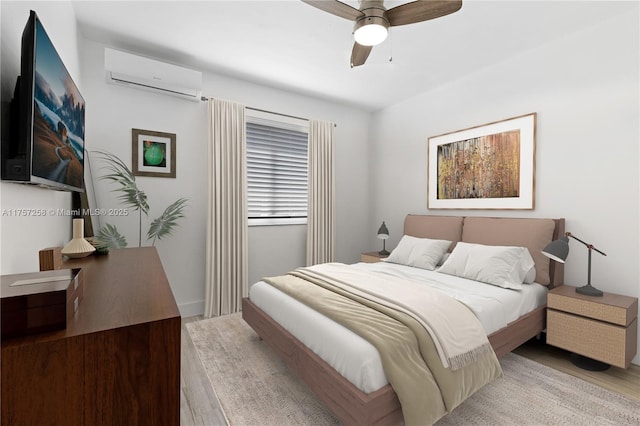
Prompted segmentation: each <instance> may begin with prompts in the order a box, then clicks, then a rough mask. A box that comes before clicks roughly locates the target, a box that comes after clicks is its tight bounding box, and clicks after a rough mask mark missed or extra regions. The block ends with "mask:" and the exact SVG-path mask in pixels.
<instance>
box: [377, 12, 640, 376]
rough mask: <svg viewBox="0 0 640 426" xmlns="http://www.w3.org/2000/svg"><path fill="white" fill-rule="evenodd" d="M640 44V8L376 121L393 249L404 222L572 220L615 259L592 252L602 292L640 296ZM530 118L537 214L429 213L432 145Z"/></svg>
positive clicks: (579, 260) (569, 271)
mask: <svg viewBox="0 0 640 426" xmlns="http://www.w3.org/2000/svg"><path fill="white" fill-rule="evenodd" d="M638 40H639V34H638V13H637V8H636V13H635V14H626V15H624V16H618V17H615V18H614V19H611V20H609V21H607V22H604V23H602V24H600V25H598V26H596V27H593V28H591V29H588V30H585V31H582V32H580V33H577V34H574V35H572V36H569V37H566V38H564V39H562V40H558V41H555V42H553V43H552V44H549V45H546V46H542V47H540V48H537V49H535V50H531V51H527V52H523V53H522V54H521V55H519V56H517V57H514V58H511V59H509V60H507V61H505V62H502V63H499V64H496V65H495V66H493V67H491V68H489V69H484V70H479V71H478V72H476V73H474V74H472V75H470V76H468V77H467V78H465V79H462V80H459V81H455V82H452V83H451V84H449V85H447V86H445V87H440V88H438V89H437V90H433V91H431V92H428V93H423V94H420V95H418V96H416V97H414V98H412V99H410V100H407V101H405V102H402V103H399V104H396V105H393V106H391V107H388V108H386V109H384V110H382V111H380V112H378V113H376V114H375V115H374V123H375V125H374V131H373V133H372V134H373V135H374V137H373V140H374V147H373V161H372V165H371V168H372V170H377V171H379V173H378V174H377V175H376V176H375V177H374V178H373V182H372V184H373V185H374V186H375V187H376V188H377V189H376V192H375V194H376V195H375V196H374V197H373V215H374V218H375V220H376V221H381V220H386V221H387V224H388V225H389V230H390V232H391V237H390V240H389V241H388V242H389V246H390V247H394V246H395V245H396V244H397V242H398V241H399V239H400V237H401V234H402V223H403V218H404V216H405V214H406V213H429V214H463V215H487V214H490V215H496V216H512V217H554V218H555V217H564V218H566V226H567V230H568V231H571V232H572V233H574V234H575V235H576V236H578V237H580V238H582V239H584V240H586V241H588V242H591V243H593V244H594V245H595V246H596V247H597V248H599V249H601V250H602V251H604V252H605V253H607V255H608V256H607V257H603V256H601V255H599V254H597V253H594V255H593V271H592V284H593V285H594V286H596V287H598V288H600V289H602V290H605V291H609V292H614V293H619V294H624V295H628V296H634V297H638V296H640V285H639V283H640V269H639V268H640V267H639V262H638V260H639V259H640V245H639V244H640V243H639V236H640V235H639V232H640V230H639V220H640V210H639V203H640V198H639V194H640V175H639V167H638V164H639V156H640V151H639V149H638V142H639V141H640V126H639V116H640V111H639V105H640V102H639V96H638V93H639V84H638V80H639V75H640V69H639V54H640V53H639V52H640V48H639V45H638ZM530 112H537V114H538V115H537V119H538V122H537V138H536V140H537V146H536V176H535V178H536V190H535V197H536V198H535V206H536V207H535V209H534V210H533V211H527V210H525V211H490V212H487V211H447V210H432V211H428V210H427V208H426V205H427V203H426V197H427V191H426V185H427V182H426V176H427V139H428V138H429V137H430V136H436V135H439V134H442V133H446V132H450V131H455V130H459V129H464V128H467V127H472V126H476V125H481V124H483V123H488V122H492V121H496V120H501V119H505V118H509V117H513V116H518V115H522V114H527V113H530ZM371 243H372V244H373V243H375V239H372V240H371ZM586 271H587V249H586V248H585V247H583V246H582V245H581V244H580V243H577V242H575V241H574V242H572V243H571V254H570V256H569V259H568V261H567V263H566V265H565V283H567V284H570V285H571V284H573V285H583V284H585V283H586ZM638 341H639V342H640V339H638ZM639 352H640V351H639ZM634 363H636V364H638V363H640V356H638V355H637V356H636V357H635V358H634Z"/></svg>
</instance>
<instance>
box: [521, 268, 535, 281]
mask: <svg viewBox="0 0 640 426" xmlns="http://www.w3.org/2000/svg"><path fill="white" fill-rule="evenodd" d="M534 282H536V267H535V266H532V267H531V269H529V272H527V275H525V276H524V283H525V284H533V283H534Z"/></svg>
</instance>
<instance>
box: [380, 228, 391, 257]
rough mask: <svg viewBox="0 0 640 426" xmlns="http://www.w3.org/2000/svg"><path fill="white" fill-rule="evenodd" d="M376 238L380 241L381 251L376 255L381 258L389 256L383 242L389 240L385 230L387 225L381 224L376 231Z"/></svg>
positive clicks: (387, 231) (387, 232)
mask: <svg viewBox="0 0 640 426" xmlns="http://www.w3.org/2000/svg"><path fill="white" fill-rule="evenodd" d="M378 238H379V239H381V240H382V251H379V252H378V254H380V255H381V256H389V252H388V251H387V250H386V248H385V246H384V245H385V240H386V239H387V238H389V230H388V229H387V225H385V224H384V222H382V225H380V229H378Z"/></svg>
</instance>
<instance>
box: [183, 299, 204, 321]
mask: <svg viewBox="0 0 640 426" xmlns="http://www.w3.org/2000/svg"><path fill="white" fill-rule="evenodd" d="M178 309H180V316H181V317H182V318H188V317H195V316H196V315H203V314H204V300H199V301H197V302H190V303H181V304H179V305H178Z"/></svg>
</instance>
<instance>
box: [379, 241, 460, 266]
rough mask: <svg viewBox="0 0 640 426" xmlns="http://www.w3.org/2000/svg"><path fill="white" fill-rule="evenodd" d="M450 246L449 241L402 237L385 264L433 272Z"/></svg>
mask: <svg viewBox="0 0 640 426" xmlns="http://www.w3.org/2000/svg"><path fill="white" fill-rule="evenodd" d="M450 245H451V241H446V240H431V239H429V238H416V237H412V236H410V235H403V236H402V239H401V240H400V242H399V243H398V246H397V247H396V248H395V249H393V251H392V252H391V254H390V255H389V257H388V258H387V262H391V263H399V264H401V265H407V266H413V267H415V268H421V269H428V270H429V271H433V270H434V269H435V268H436V265H437V264H438V262H439V261H440V259H442V255H444V254H445V253H446V251H447V250H448V249H449V246H450Z"/></svg>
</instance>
